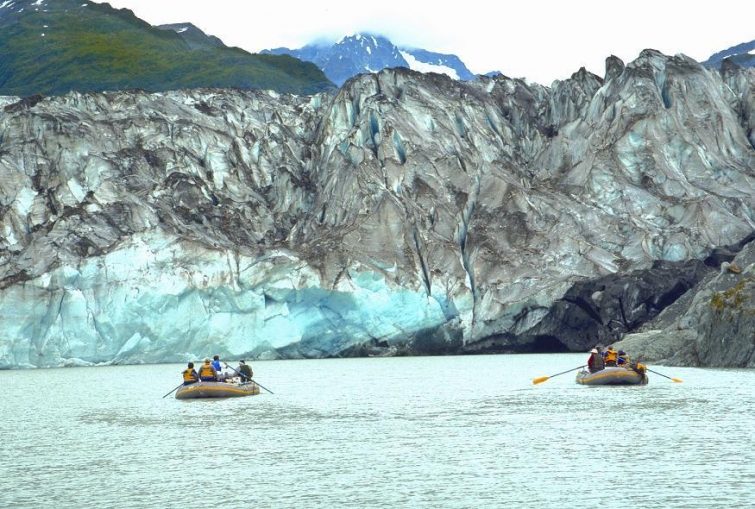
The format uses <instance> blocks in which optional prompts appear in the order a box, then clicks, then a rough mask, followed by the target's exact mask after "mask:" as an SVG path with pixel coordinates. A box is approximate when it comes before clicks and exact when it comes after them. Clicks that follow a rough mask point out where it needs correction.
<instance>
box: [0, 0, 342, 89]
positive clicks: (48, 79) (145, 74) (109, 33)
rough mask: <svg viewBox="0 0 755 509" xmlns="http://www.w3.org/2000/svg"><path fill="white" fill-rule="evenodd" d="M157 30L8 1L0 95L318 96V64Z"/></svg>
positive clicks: (1, 23)
mask: <svg viewBox="0 0 755 509" xmlns="http://www.w3.org/2000/svg"><path fill="white" fill-rule="evenodd" d="M184 28H185V29H186V30H185V31H184V32H181V33H176V32H177V30H165V29H159V28H157V27H153V26H151V25H150V24H149V23H147V22H145V21H143V20H141V19H139V18H137V17H136V16H135V15H134V13H133V12H131V11H130V10H128V9H114V8H113V7H111V6H110V4H107V3H94V2H88V1H83V2H82V1H77V0H2V1H0V49H2V51H0V95H18V96H31V95H38V94H43V95H59V94H65V93H67V92H69V91H71V90H76V91H79V92H91V91H104V90H127V89H141V90H147V91H153V92H154V91H162V90H174V89H181V88H192V87H227V88H232V87H235V88H263V89H273V90H277V91H279V92H290V93H310V94H311V93H315V92H320V91H323V90H328V89H332V88H333V84H332V83H330V81H328V79H327V78H326V77H325V75H324V74H323V73H322V71H320V70H319V69H318V68H317V67H316V66H315V65H313V64H311V63H308V62H301V61H299V60H296V59H294V58H291V57H289V56H274V55H252V54H250V53H247V52H246V51H243V50H241V49H239V48H229V47H227V46H225V45H224V44H222V42H221V41H220V40H219V39H216V38H213V37H211V36H207V35H205V34H204V33H202V32H201V31H200V30H199V29H197V28H196V27H189V26H188V25H184V26H182V27H180V28H178V30H182V29H184Z"/></svg>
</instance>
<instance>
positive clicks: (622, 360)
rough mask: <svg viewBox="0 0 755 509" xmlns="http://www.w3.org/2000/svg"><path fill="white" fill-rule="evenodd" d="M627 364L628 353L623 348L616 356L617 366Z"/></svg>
mask: <svg viewBox="0 0 755 509" xmlns="http://www.w3.org/2000/svg"><path fill="white" fill-rule="evenodd" d="M627 364H629V355H627V353H626V352H625V351H624V350H619V356H618V357H617V358H616V365H617V366H625V367H626V365H627Z"/></svg>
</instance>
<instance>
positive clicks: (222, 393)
mask: <svg viewBox="0 0 755 509" xmlns="http://www.w3.org/2000/svg"><path fill="white" fill-rule="evenodd" d="M259 393H260V388H259V386H258V385H257V384H256V383H254V382H248V383H243V384H242V383H229V382H197V383H193V384H191V385H184V386H182V387H181V388H180V389H178V390H177V391H176V399H199V398H238V397H240V396H255V395H257V394H259Z"/></svg>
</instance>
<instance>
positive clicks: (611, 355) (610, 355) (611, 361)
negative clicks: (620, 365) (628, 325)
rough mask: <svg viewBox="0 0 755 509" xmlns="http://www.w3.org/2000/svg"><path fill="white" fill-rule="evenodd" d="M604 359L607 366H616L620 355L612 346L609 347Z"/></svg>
mask: <svg viewBox="0 0 755 509" xmlns="http://www.w3.org/2000/svg"><path fill="white" fill-rule="evenodd" d="M603 359H604V360H605V361H606V366H616V360H617V359H618V354H617V353H616V350H614V349H613V347H612V346H609V347H608V350H606V352H605V354H604V355H603Z"/></svg>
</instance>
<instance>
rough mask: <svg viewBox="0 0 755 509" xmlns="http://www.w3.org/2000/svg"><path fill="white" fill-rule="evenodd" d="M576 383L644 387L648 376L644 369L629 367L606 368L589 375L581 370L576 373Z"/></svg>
mask: <svg viewBox="0 0 755 509" xmlns="http://www.w3.org/2000/svg"><path fill="white" fill-rule="evenodd" d="M577 383H578V384H581V385H645V384H646V383H648V376H647V375H646V374H645V370H644V369H633V368H630V367H626V368H625V367H608V368H605V369H601V370H600V371H596V372H595V373H590V372H589V371H587V370H584V369H583V370H582V371H580V372H579V373H577Z"/></svg>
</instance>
